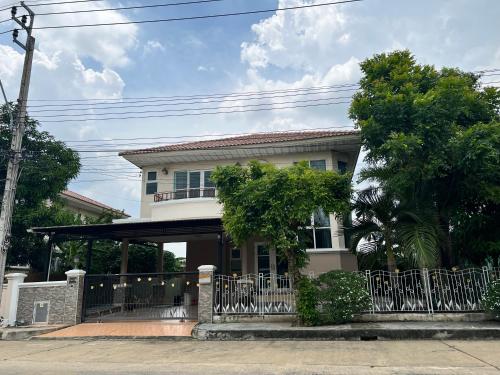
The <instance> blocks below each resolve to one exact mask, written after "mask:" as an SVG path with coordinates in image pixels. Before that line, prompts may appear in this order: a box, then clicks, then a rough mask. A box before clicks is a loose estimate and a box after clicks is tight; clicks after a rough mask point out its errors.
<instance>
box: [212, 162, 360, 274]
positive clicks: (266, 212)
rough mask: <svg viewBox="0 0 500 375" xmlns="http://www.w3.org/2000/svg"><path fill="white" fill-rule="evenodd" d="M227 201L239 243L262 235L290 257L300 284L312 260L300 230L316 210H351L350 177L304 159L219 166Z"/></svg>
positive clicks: (228, 223) (218, 180) (230, 227)
mask: <svg viewBox="0 0 500 375" xmlns="http://www.w3.org/2000/svg"><path fill="white" fill-rule="evenodd" d="M212 180H213V181H214V182H215V185H216V187H217V191H218V198H219V201H220V202H221V203H222V204H223V207H224V208H223V216H222V221H223V224H224V228H225V230H226V232H227V233H228V234H229V235H230V237H231V239H232V241H233V242H235V244H236V245H239V244H241V243H242V242H244V241H245V240H247V239H249V238H255V237H261V238H264V239H265V240H266V241H267V242H268V244H269V245H270V246H271V247H273V248H275V249H276V251H277V254H278V255H279V256H281V257H282V258H286V259H287V261H288V271H289V273H290V274H291V275H292V277H293V280H294V282H295V283H297V282H298V280H299V279H300V268H302V267H304V266H305V264H306V262H307V253H306V246H305V242H304V240H302V239H301V238H299V236H298V234H299V232H300V230H301V228H303V227H304V226H305V225H306V224H307V223H308V222H309V223H310V219H311V215H312V214H313V212H314V211H315V210H318V209H323V210H324V211H325V212H335V213H336V214H342V213H344V212H346V211H348V209H349V198H350V182H351V180H350V176H349V175H339V174H337V173H336V172H333V171H317V170H314V169H312V168H310V167H309V166H308V165H307V163H305V162H302V163H298V164H296V165H294V166H291V167H287V168H281V169H279V168H276V167H275V166H272V165H270V164H262V163H259V162H256V161H252V162H250V163H249V166H248V167H242V166H239V165H231V166H224V167H217V168H216V169H215V171H214V173H213V175H212Z"/></svg>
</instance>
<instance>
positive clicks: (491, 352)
mask: <svg viewBox="0 0 500 375" xmlns="http://www.w3.org/2000/svg"><path fill="white" fill-rule="evenodd" d="M0 374H2V375H10V374H54V375H56V374H64V375H68V374H176V375H177V374H178V375H184V374H186V375H200V374H202V375H215V374H217V375H224V374H252V375H259V374H289V375H292V374H293V375H299V374H308V375H309V374H474V375H477V374H500V341H370V342H355V341H344V342H341V341H335V342H327V341H232V342H229V341H224V342H206V341H203V342H200V341H194V340H192V341H115V340H108V341H91V340H89V341H80V340H79V341H76V340H74V341H73V340H64V341H41V340H34V341H16V342H14V341H0Z"/></svg>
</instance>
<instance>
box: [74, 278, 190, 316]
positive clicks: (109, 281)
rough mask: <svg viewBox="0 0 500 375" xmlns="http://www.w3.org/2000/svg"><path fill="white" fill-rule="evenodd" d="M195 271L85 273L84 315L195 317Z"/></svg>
mask: <svg viewBox="0 0 500 375" xmlns="http://www.w3.org/2000/svg"><path fill="white" fill-rule="evenodd" d="M197 283H198V272H179V273H143V274H135V273H134V274H131V273H128V274H115V275H87V276H85V295H84V307H83V318H84V320H85V321H87V322H92V321H94V322H96V321H113V320H115V321H117V320H154V319H176V320H183V319H188V320H196V319H197V315H198V284H197Z"/></svg>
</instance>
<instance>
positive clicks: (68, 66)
mask: <svg viewBox="0 0 500 375" xmlns="http://www.w3.org/2000/svg"><path fill="white" fill-rule="evenodd" d="M55 1H56V0H48V1H45V2H44V3H46V2H55ZM37 2H38V3H40V0H32V1H31V2H30V1H27V3H28V4H30V3H31V4H35V3H37ZM168 2H170V3H173V2H179V1H178V0H148V1H146V0H142V1H138V0H136V1H128V0H121V1H113V0H108V1H92V2H87V3H81V2H74V3H69V4H57V5H48V6H47V5H44V6H38V7H35V6H33V10H34V11H35V13H38V14H40V13H50V12H54V11H57V12H59V11H74V10H95V9H105V8H110V7H123V6H133V5H146V4H160V3H168ZM324 2H327V1H326V0H314V1H308V0H279V1H276V0H254V1H250V0H224V1H222V0H221V1H212V2H206V3H201V4H191V5H180V6H171V7H163V8H153V9H140V10H138V9H136V10H121V11H106V12H92V13H72V14H65V15H37V16H36V17H35V27H43V26H49V25H50V26H54V25H62V24H86V23H100V22H101V23H102V22H106V23H108V22H126V21H130V20H149V19H158V18H174V17H185V16H196V15H209V14H217V13H232V12H241V11H249V10H256V9H272V8H276V7H280V8H282V7H290V6H297V5H303V4H312V3H324ZM10 4H12V1H11V0H2V1H0V8H4V7H5V5H10ZM499 14H500V2H499V1H496V0H474V1H471V0H419V1H415V0H364V1H361V2H354V3H349V4H342V5H330V6H324V7H317V8H309V9H300V10H291V11H283V12H276V13H273V12H271V13H266V14H252V15H244V16H238V17H225V18H208V19H202V20H189V21H184V22H180V21H178V22H165V23H151V24H129V25H120V26H102V27H89V28H71V29H50V30H48V29H44V30H34V34H33V35H34V36H35V38H36V52H35V57H34V63H33V72H32V76H31V77H32V78H31V86H30V96H29V98H30V101H29V106H30V107H29V113H30V115H31V116H32V117H34V118H37V119H39V120H40V122H41V127H42V129H44V130H47V131H49V132H50V133H51V134H53V135H54V136H55V137H56V138H57V139H59V140H63V141H66V142H68V145H69V146H71V147H74V148H76V149H79V150H82V151H85V152H82V153H81V158H82V160H81V161H82V171H81V173H80V175H79V176H78V178H76V179H75V180H73V181H71V183H70V184H69V188H70V189H71V190H74V191H76V192H78V193H80V194H83V195H86V196H89V197H91V198H93V199H96V200H98V201H101V202H103V203H106V204H108V205H110V206H113V207H115V208H117V209H124V210H125V211H126V212H127V213H129V214H131V215H132V216H135V217H137V216H138V214H139V199H140V188H141V185H140V175H139V173H138V172H139V171H138V169H136V168H135V167H134V166H132V165H131V164H129V163H128V162H126V161H124V160H123V159H122V158H120V157H118V156H117V152H116V150H118V149H123V148H142V147H148V146H152V145H158V144H161V143H162V142H163V143H169V142H172V141H173V139H176V140H177V141H179V140H182V139H183V138H170V139H169V138H167V137H184V136H191V137H197V136H198V137H199V136H207V135H213V134H238V133H247V132H255V131H273V130H274V131H277V130H305V129H317V128H338V129H347V128H352V127H353V123H352V121H351V120H350V119H349V118H348V115H347V111H348V104H347V103H343V104H331V105H324V106H316V107H300V108H285V109H274V110H271V111H258V112H239V113H226V114H215V115H214V114H212V115H204V116H185V117H163V118H162V117H156V118H134V119H121V120H107V121H96V120H95V116H96V115H95V111H94V110H92V109H89V107H88V106H87V107H85V105H84V106H83V112H81V113H83V114H84V115H86V116H87V117H85V116H80V117H78V121H73V122H70V121H61V119H63V117H61V116H60V115H62V114H66V115H67V114H72V113H74V112H70V111H67V110H66V108H65V107H53V108H58V109H59V112H48V113H47V112H43V110H44V109H46V108H44V107H45V106H46V105H47V104H52V105H53V104H59V105H60V104H64V103H68V102H63V100H70V99H78V100H81V99H86V100H89V101H90V102H91V101H92V100H94V101H95V100H104V99H109V100H112V101H113V103H114V104H115V105H116V104H118V103H120V101H123V105H122V107H125V108H122V109H119V110H112V112H114V111H118V112H120V111H121V112H124V111H130V108H129V109H127V108H126V107H128V106H129V105H130V103H131V101H130V99H127V98H138V97H155V96H156V97H157V96H160V97H165V96H169V97H170V96H192V95H200V94H221V93H223V94H225V93H234V92H254V91H276V90H292V89H300V88H308V87H324V86H332V85H343V84H351V83H355V82H357V81H358V80H359V78H360V70H359V63H360V62H361V61H363V60H364V59H366V58H368V57H370V56H372V55H373V54H375V53H381V52H390V51H393V50H395V49H409V50H411V51H412V52H413V53H414V54H415V56H416V58H417V60H418V61H419V62H420V63H425V64H434V65H435V66H436V67H438V68H439V67H442V66H453V67H458V68H461V69H464V70H474V71H475V70H483V69H491V68H500V33H499V32H498V15H499ZM9 16H10V14H9V11H3V12H0V20H3V19H6V18H9ZM11 27H13V25H12V24H11V23H9V22H4V23H0V32H2V31H4V30H8V29H9V28H11ZM21 35H22V34H21ZM21 40H22V39H21ZM23 58H24V57H23V51H22V50H21V49H20V48H19V47H18V46H16V45H15V44H14V43H12V40H11V37H10V35H9V34H3V35H0V79H1V80H2V82H3V84H4V86H5V88H6V91H7V96H8V98H9V100H15V99H16V98H17V94H18V90H19V83H20V77H21V71H22V65H23ZM485 78H489V79H490V81H494V79H495V77H485ZM497 78H498V77H497ZM498 80H500V78H499V79H498ZM350 95H352V91H348V90H345V91H342V92H339V91H338V90H337V91H336V92H329V93H322V92H320V93H319V94H318V95H317V96H316V97H317V98H320V99H322V100H326V101H327V102H328V101H329V102H339V101H344V102H345V101H348V96H350ZM346 96H347V99H337V98H345V97H346ZM124 98H125V99H124ZM48 99H50V100H55V102H47V101H40V100H48ZM90 99H92V100H90ZM240 99H241V98H240ZM303 99H304V98H303V97H302V98H301V97H294V98H290V97H285V98H283V97H272V98H264V99H261V100H260V101H252V102H249V101H243V100H239V99H237V100H235V99H232V98H231V96H222V100H219V101H218V102H216V103H215V104H213V103H211V104H206V103H205V104H199V105H198V106H199V107H201V108H204V107H209V108H214V106H215V108H222V111H225V108H227V107H228V106H238V105H248V104H249V103H250V104H256V103H267V104H268V105H271V106H274V108H279V107H280V106H281V107H283V106H285V107H286V106H287V105H283V104H281V105H280V103H283V102H286V101H290V100H292V101H296V100H303ZM132 102H133V101H132ZM73 103H84V104H85V103H87V102H85V101H84V102H73ZM143 104H144V103H142V104H135V106H136V108H133V109H132V110H133V111H138V110H141V109H142V111H147V110H149V111H151V110H153V109H154V108H151V107H154V106H155V105H154V104H153V105H151V104H149V107H147V106H144V105H143ZM146 104H147V103H146ZM170 108H171V107H170ZM156 109H157V110H158V107H156ZM71 110H74V109H71ZM55 114H58V116H55V117H54V115H55ZM89 116H90V117H89ZM92 116H94V117H92ZM122 116H123V115H122ZM101 117H103V116H101ZM139 117H141V115H139ZM71 118H72V117H70V116H68V117H64V119H65V120H67V119H71ZM85 118H88V119H90V120H88V121H84V119H85ZM81 119H83V120H81ZM92 119H94V120H92ZM54 121H59V122H54ZM162 137H163V139H162ZM123 138H150V139H149V140H144V139H142V140H135V141H131V140H125V141H123V140H122V141H120V140H117V139H123ZM184 139H187V138H184ZM191 139H194V138H191ZM88 140H96V141H92V142H88ZM95 149H98V150H100V151H99V152H94V151H93V150H95ZM110 149H111V151H112V152H106V151H109V150H110Z"/></svg>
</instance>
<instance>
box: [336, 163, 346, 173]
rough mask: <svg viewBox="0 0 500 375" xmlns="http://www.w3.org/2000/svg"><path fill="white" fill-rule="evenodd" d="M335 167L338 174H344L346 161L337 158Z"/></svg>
mask: <svg viewBox="0 0 500 375" xmlns="http://www.w3.org/2000/svg"><path fill="white" fill-rule="evenodd" d="M337 169H338V171H339V172H340V174H344V173H346V172H347V163H346V162H345V161H342V160H339V161H337Z"/></svg>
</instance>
